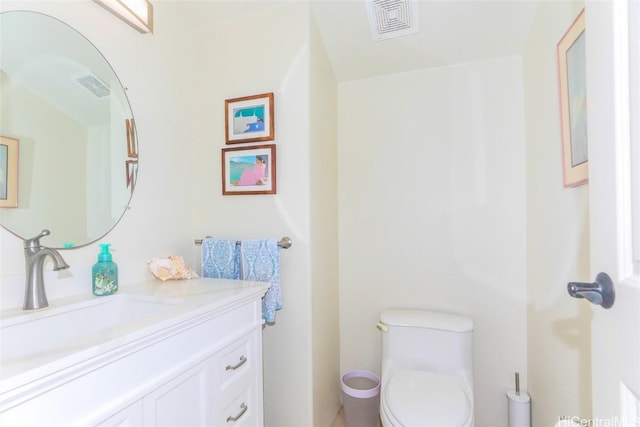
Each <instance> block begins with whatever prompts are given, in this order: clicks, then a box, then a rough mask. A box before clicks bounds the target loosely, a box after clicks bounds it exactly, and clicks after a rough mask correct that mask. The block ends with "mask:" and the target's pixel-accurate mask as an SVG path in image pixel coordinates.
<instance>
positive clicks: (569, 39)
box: [557, 9, 589, 187]
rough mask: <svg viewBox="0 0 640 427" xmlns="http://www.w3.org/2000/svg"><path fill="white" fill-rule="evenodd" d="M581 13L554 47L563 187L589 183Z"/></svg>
mask: <svg viewBox="0 0 640 427" xmlns="http://www.w3.org/2000/svg"><path fill="white" fill-rule="evenodd" d="M585 58H586V54H585V16H584V9H582V11H581V12H580V13H579V14H578V16H577V17H576V19H575V20H574V21H573V23H572V24H571V26H570V27H569V29H568V30H567V32H566V33H565V34H564V35H563V36H562V38H561V39H560V41H559V42H558V46H557V59H558V90H559V98H560V128H561V137H562V177H563V184H564V186H565V187H575V186H577V185H581V184H585V183H586V182H588V180H589V164H588V161H589V159H588V144H587V87H586V86H587V82H586V63H585Z"/></svg>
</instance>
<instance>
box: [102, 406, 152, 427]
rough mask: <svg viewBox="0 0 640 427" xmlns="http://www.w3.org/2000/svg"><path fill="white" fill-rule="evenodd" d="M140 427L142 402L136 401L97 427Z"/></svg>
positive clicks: (141, 422) (141, 423)
mask: <svg viewBox="0 0 640 427" xmlns="http://www.w3.org/2000/svg"><path fill="white" fill-rule="evenodd" d="M141 425H143V416H142V401H141V400H138V401H137V402H135V403H134V404H132V405H130V406H128V407H126V408H124V409H123V410H122V411H120V412H118V413H116V414H114V415H112V416H110V417H109V418H107V419H106V420H104V421H103V422H101V423H100V424H98V427H138V426H141Z"/></svg>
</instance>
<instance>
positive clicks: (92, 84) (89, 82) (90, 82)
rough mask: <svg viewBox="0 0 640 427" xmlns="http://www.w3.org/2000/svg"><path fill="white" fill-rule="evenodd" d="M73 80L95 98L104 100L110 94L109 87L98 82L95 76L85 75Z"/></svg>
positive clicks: (100, 81)
mask: <svg viewBox="0 0 640 427" xmlns="http://www.w3.org/2000/svg"><path fill="white" fill-rule="evenodd" d="M74 80H75V81H76V82H77V83H78V84H79V85H80V86H82V87H83V88H85V89H87V90H88V91H89V92H91V93H92V94H93V95H94V96H95V97H96V98H105V97H108V96H109V95H110V94H111V91H110V90H109V86H107V84H106V83H104V82H103V81H102V80H100V79H99V78H98V77H97V76H96V75H95V74H92V73H87V74H83V75H81V76H76V77H75V78H74Z"/></svg>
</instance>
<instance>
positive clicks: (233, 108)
mask: <svg viewBox="0 0 640 427" xmlns="http://www.w3.org/2000/svg"><path fill="white" fill-rule="evenodd" d="M224 105H225V114H224V115H225V138H226V143H227V144H238V143H243V142H259V141H273V139H274V138H275V129H274V125H273V116H274V111H273V93H263V94H260V95H253V96H245V97H243V98H234V99H227V100H225V101H224Z"/></svg>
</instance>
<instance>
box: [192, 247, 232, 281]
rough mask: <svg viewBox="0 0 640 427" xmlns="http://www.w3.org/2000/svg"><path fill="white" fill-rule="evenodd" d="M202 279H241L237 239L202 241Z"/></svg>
mask: <svg viewBox="0 0 640 427" xmlns="http://www.w3.org/2000/svg"><path fill="white" fill-rule="evenodd" d="M200 254H201V257H202V277H214V278H217V279H236V280H237V279H239V278H240V258H239V252H238V244H237V242H236V240H235V239H233V240H232V239H212V238H211V237H207V238H205V239H203V240H202V249H201V252H200Z"/></svg>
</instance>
